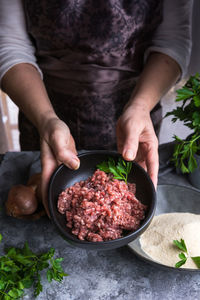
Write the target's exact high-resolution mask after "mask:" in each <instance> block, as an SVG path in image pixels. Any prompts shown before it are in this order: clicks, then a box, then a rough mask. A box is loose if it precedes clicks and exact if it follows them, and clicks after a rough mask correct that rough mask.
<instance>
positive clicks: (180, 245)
mask: <svg viewBox="0 0 200 300" xmlns="http://www.w3.org/2000/svg"><path fill="white" fill-rule="evenodd" d="M173 243H174V245H175V246H176V247H177V248H178V249H179V250H181V251H183V252H185V253H186V255H185V254H184V253H183V252H181V253H179V255H178V257H179V258H180V261H178V262H177V263H176V264H175V268H180V267H181V266H182V265H184V264H185V263H186V261H187V259H188V257H189V256H188V251H187V247H186V244H185V241H184V240H183V239H181V240H180V241H178V240H173ZM191 259H192V260H193V262H194V263H195V264H196V266H197V268H198V269H200V256H193V257H192V256H191Z"/></svg>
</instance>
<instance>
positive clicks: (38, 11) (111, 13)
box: [0, 0, 192, 206]
mask: <svg viewBox="0 0 200 300" xmlns="http://www.w3.org/2000/svg"><path fill="white" fill-rule="evenodd" d="M49 2H50V1H47V0H36V1H31V0H24V1H23V5H22V1H21V0H2V1H1V4H0V20H1V23H0V78H1V87H2V89H3V90H4V91H5V92H6V93H7V94H8V95H9V96H10V97H11V99H12V100H13V101H14V102H15V103H16V104H17V105H18V106H19V108H20V115H19V129H20V143H21V149H22V150H36V149H38V148H39V139H40V142H41V161H42V177H43V193H44V195H45V191H46V186H47V183H48V180H49V178H50V176H51V173H52V171H53V170H54V168H55V167H56V165H57V164H59V163H61V162H63V163H65V164H66V165H67V166H68V167H70V168H73V169H77V168H78V167H79V159H78V157H77V150H78V149H116V148H117V149H118V151H119V152H120V153H122V156H123V157H124V159H126V160H133V159H136V160H137V161H138V162H139V163H140V164H141V165H143V166H144V167H145V168H146V169H147V171H148V173H149V175H150V176H151V178H152V180H153V182H154V184H155V186H156V184H157V174H158V140H157V137H156V134H155V131H154V128H155V130H157V129H158V127H159V123H160V120H161V110H160V105H159V104H158V103H159V100H160V98H161V97H162V96H163V94H164V93H165V92H166V91H167V90H168V89H169V88H170V87H171V86H172V85H173V84H174V83H175V82H176V81H177V80H178V79H179V78H180V77H181V76H182V75H183V73H184V72H185V69H186V67H187V64H188V61H189V54H190V48H191V42H190V22H191V8H192V1H191V2H189V1H188V0H181V1H180V0H166V1H164V3H163V1H162V0H159V1H158V0H140V1H126V0H123V1H122V0H119V1H113V0H110V1H103V0H101V1H92V0H88V1H86V0H81V1H70V0H66V1H64V0H59V1H56V0H55V1H51V3H49ZM163 4H164V7H163ZM42 76H43V80H42ZM25 116H26V117H25ZM28 119H29V121H28ZM152 120H153V123H154V126H153V123H152ZM32 124H33V125H34V126H33V125H32ZM38 133H39V134H38ZM45 206H46V204H45Z"/></svg>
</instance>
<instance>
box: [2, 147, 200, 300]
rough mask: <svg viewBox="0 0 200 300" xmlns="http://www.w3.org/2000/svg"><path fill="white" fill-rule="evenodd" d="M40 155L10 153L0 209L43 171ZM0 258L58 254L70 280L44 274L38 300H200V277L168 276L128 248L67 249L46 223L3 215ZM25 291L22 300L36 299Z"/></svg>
mask: <svg viewBox="0 0 200 300" xmlns="http://www.w3.org/2000/svg"><path fill="white" fill-rule="evenodd" d="M39 168H40V164H39V153H38V152H18V153H11V152H10V153H6V155H5V156H4V159H3V160H2V162H1V165H0V206H2V207H3V203H4V201H5V200H6V198H7V194H8V190H9V189H10V187H11V186H12V185H14V184H18V183H26V181H27V179H28V176H30V174H31V173H34V172H37V171H39ZM162 183H165V184H166V183H173V184H174V183H176V184H180V185H186V186H190V184H189V183H188V181H187V178H186V177H183V176H180V175H179V176H178V175H176V174H175V173H174V172H173V171H170V172H167V173H165V174H164V175H162V176H160V177H159V184H162ZM0 233H2V235H3V242H2V243H1V244H0V255H2V254H3V247H4V246H5V245H6V246H15V247H16V246H17V247H21V246H22V245H23V244H24V242H25V241H28V243H29V245H30V247H31V249H32V250H34V251H38V252H41V251H47V250H48V249H49V248H50V247H54V248H55V249H56V256H58V257H63V258H64V262H63V264H62V265H63V268H64V270H65V272H66V273H68V274H69V276H68V277H65V278H64V280H63V282H62V283H58V282H52V283H51V284H49V283H48V282H47V280H46V278H45V276H44V274H43V276H42V283H43V292H42V293H41V294H40V295H39V296H38V298H37V299H38V300H134V299H137V300H151V299H152V300H160V299H164V300H167V299H169V300H173V299H176V300H178V299H180V300H182V299H187V300H190V299H191V300H195V299H198V300H199V299H200V273H186V272H178V271H168V270H167V271H166V270H162V269H159V268H158V267H156V266H152V265H149V264H148V263H146V262H144V261H141V260H139V259H138V258H137V257H136V256H135V255H134V254H133V253H132V252H131V250H130V249H129V248H128V247H123V248H119V249H115V250H109V251H88V250H83V249H79V248H73V247H71V246H69V245H68V244H67V243H66V241H65V240H63V239H62V238H61V237H60V236H59V235H58V233H57V231H56V229H55V228H54V226H53V224H52V223H51V221H50V220H49V219H48V218H47V217H43V218H41V219H40V220H38V221H34V222H33V221H22V220H16V219H14V218H11V217H7V216H6V215H5V211H4V209H2V210H0ZM32 292H33V291H32V290H31V289H30V290H26V296H24V299H34V297H33V295H32Z"/></svg>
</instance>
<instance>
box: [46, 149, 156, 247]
mask: <svg viewBox="0 0 200 300" xmlns="http://www.w3.org/2000/svg"><path fill="white" fill-rule="evenodd" d="M109 157H113V158H114V159H115V160H116V161H117V160H118V158H119V157H120V155H119V154H118V153H117V152H111V151H104V150H96V151H87V152H85V153H82V154H80V155H79V159H80V162H81V164H80V168H79V169H78V170H76V171H73V170H71V169H69V168H67V167H66V166H65V165H61V166H59V167H58V168H57V169H56V171H55V172H54V173H53V175H52V177H51V180H50V183H49V193H48V200H49V210H50V215H51V219H52V221H53V222H54V224H55V225H56V227H57V229H58V231H59V233H60V234H61V235H62V237H63V238H64V239H66V240H67V241H68V242H69V243H70V244H72V245H74V246H77V247H81V248H85V249H98V250H107V249H114V248H118V247H122V246H124V245H126V244H128V243H130V242H131V241H133V240H134V239H136V238H137V237H138V236H139V235H140V234H142V233H143V232H144V230H145V229H147V227H148V226H149V224H150V222H151V219H152V218H153V215H154V212H155V206H156V193H155V189H154V185H153V183H152V181H151V179H150V177H149V176H148V174H147V173H146V172H145V171H144V169H143V168H141V167H140V166H139V165H138V164H137V163H135V162H133V167H132V170H131V172H130V174H129V177H128V182H131V183H132V182H134V183H135V184H136V197H137V199H139V200H140V201H141V202H142V203H143V204H145V205H147V211H146V215H145V219H144V220H143V221H142V222H141V225H140V227H139V228H138V229H137V230H136V231H134V232H131V233H128V234H127V235H125V236H123V237H122V238H119V239H115V240H111V241H106V242H89V241H81V240H79V239H78V238H77V237H76V236H75V235H73V234H72V233H71V231H70V229H69V228H67V227H66V219H65V215H62V214H60V213H59V212H58V210H57V201H58V196H59V194H60V193H61V192H62V191H63V190H64V189H65V188H67V187H69V186H71V185H73V184H74V183H75V182H78V181H81V180H85V179H87V178H88V177H89V176H91V175H92V174H93V173H94V171H95V170H96V166H97V164H99V163H101V162H102V161H104V160H107V159H108V158H109Z"/></svg>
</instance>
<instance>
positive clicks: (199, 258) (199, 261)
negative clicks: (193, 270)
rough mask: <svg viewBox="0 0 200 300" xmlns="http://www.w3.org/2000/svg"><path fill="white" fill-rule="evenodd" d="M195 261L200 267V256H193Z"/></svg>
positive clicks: (199, 267)
mask: <svg viewBox="0 0 200 300" xmlns="http://www.w3.org/2000/svg"><path fill="white" fill-rule="evenodd" d="M191 259H192V260H193V262H194V263H195V264H196V266H197V268H198V269H200V256H194V257H191Z"/></svg>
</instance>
